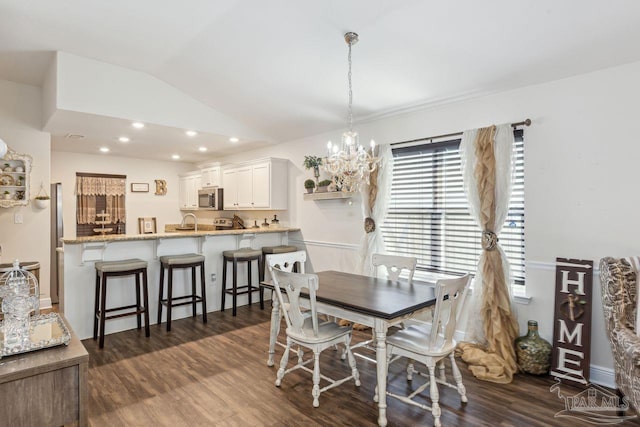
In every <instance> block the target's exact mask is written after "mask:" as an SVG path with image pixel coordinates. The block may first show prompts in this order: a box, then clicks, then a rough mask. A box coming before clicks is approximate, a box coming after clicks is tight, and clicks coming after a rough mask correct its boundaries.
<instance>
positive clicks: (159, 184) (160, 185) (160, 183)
mask: <svg viewBox="0 0 640 427" xmlns="http://www.w3.org/2000/svg"><path fill="white" fill-rule="evenodd" d="M155 181H156V196H164V195H165V194H167V181H165V180H164V179H156V180H155Z"/></svg>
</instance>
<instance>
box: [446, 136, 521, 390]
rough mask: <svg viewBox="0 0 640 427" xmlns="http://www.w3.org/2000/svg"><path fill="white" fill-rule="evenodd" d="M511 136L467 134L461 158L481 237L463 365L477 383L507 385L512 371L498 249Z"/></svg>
mask: <svg viewBox="0 0 640 427" xmlns="http://www.w3.org/2000/svg"><path fill="white" fill-rule="evenodd" d="M513 142H514V141H513V130H512V129H511V126H510V125H501V126H490V127H487V128H482V129H474V130H470V131H466V132H464V133H463V135H462V142H461V144H460V154H461V158H462V175H463V180H464V188H465V194H466V196H467V199H468V201H469V205H470V208H471V214H472V216H473V217H474V218H475V220H476V222H477V224H478V225H479V226H480V230H481V231H482V240H481V241H482V249H483V251H482V253H481V255H480V259H479V261H478V269H477V272H476V274H475V280H474V287H473V296H472V298H471V304H470V307H469V310H468V313H469V317H468V319H469V322H468V328H467V337H466V339H467V340H469V341H470V342H465V343H461V344H460V345H459V347H460V349H461V350H462V359H463V360H464V361H465V362H467V363H468V364H469V367H470V369H471V371H472V373H473V374H474V375H475V376H476V377H477V378H478V379H482V380H486V381H492V382H496V383H509V382H511V380H512V379H513V374H514V373H515V372H516V370H517V365H516V355H515V347H514V340H515V338H516V337H517V336H518V322H517V320H516V317H515V311H514V309H513V304H512V295H511V281H510V277H509V276H510V274H509V261H508V260H507V257H506V255H505V253H504V251H503V250H502V248H501V247H500V245H499V243H498V238H497V236H498V234H499V233H500V230H501V229H502V225H503V224H504V222H505V219H506V217H507V212H508V208H509V198H510V196H511V181H512V169H513V167H512V165H513Z"/></svg>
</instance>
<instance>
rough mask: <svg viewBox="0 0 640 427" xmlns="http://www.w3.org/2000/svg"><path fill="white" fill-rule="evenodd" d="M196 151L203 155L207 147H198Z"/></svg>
mask: <svg viewBox="0 0 640 427" xmlns="http://www.w3.org/2000/svg"><path fill="white" fill-rule="evenodd" d="M198 151H200V152H202V153H204V152H205V151H207V147H199V148H198Z"/></svg>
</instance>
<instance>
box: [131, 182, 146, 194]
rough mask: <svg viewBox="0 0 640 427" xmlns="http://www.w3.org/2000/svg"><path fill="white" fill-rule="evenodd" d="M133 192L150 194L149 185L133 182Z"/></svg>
mask: <svg viewBox="0 0 640 427" xmlns="http://www.w3.org/2000/svg"><path fill="white" fill-rule="evenodd" d="M131 192H132V193H148V192H149V183H147V182H132V183H131Z"/></svg>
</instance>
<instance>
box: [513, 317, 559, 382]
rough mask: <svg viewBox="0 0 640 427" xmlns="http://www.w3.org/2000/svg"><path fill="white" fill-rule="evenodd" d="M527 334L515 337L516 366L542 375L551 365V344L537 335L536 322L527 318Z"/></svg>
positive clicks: (527, 371)
mask: <svg viewBox="0 0 640 427" xmlns="http://www.w3.org/2000/svg"><path fill="white" fill-rule="evenodd" d="M528 326H529V331H528V332H527V335H524V336H522V337H519V338H516V341H515V345H516V354H517V356H518V367H519V368H520V370H521V371H523V372H526V373H528V374H535V375H542V374H546V373H547V372H549V367H550V366H551V344H549V342H548V341H546V340H545V339H543V338H541V337H540V335H538V322H536V321H535V320H529V322H528Z"/></svg>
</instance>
